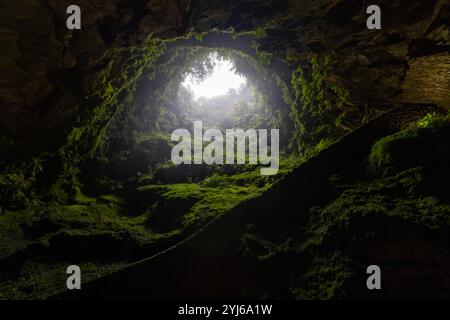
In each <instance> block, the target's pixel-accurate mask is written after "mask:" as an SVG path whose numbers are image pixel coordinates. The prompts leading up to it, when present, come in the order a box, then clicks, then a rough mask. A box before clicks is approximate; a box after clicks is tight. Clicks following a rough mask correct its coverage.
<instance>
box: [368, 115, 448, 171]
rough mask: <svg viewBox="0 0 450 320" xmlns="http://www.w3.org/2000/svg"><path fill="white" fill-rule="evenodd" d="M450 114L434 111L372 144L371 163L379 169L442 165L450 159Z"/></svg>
mask: <svg viewBox="0 0 450 320" xmlns="http://www.w3.org/2000/svg"><path fill="white" fill-rule="evenodd" d="M449 140H450V116H446V117H441V116H438V115H433V114H430V115H428V116H426V117H425V118H424V119H422V120H421V121H419V122H418V123H417V124H413V125H411V126H410V127H409V128H408V129H406V130H403V131H400V132H398V133H396V134H394V135H391V136H387V137H385V138H383V139H381V140H379V141H378V142H376V143H375V144H374V145H373V146H372V151H371V153H370V156H369V161H370V164H371V166H372V167H373V168H375V169H376V170H378V171H382V172H387V171H391V170H397V171H398V170H404V169H407V168H411V167H416V166H428V167H430V168H431V167H435V168H442V167H445V166H446V165H448V163H450V148H449V147H448V141H449Z"/></svg>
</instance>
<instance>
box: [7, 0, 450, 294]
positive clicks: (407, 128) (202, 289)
mask: <svg viewBox="0 0 450 320" xmlns="http://www.w3.org/2000/svg"><path fill="white" fill-rule="evenodd" d="M374 2H376V3H377V4H378V5H379V6H380V7H381V8H382V12H383V20H382V21H383V27H382V29H381V30H368V29H367V28H366V18H367V15H366V7H367V6H368V5H369V4H372V3H368V2H366V1H353V0H336V1H325V0H317V1H306V0H305V1H290V0H283V1H272V0H261V1H227V2H226V3H222V2H221V1H203V0H196V1H194V0H193V1H191V0H169V1H159V0H149V1H147V0H139V1H124V0H102V1H98V2H96V3H95V4H93V3H91V1H87V0H86V1H85V0H79V1H78V5H79V6H80V7H81V8H82V10H83V27H82V29H81V30H75V31H69V30H67V28H66V25H65V22H66V18H67V16H66V10H65V9H66V7H67V6H68V5H70V3H69V2H67V1H41V0H33V1H30V0H26V1H25V0H19V1H17V0H16V1H12V0H4V1H2V4H0V19H1V21H3V23H4V25H5V26H6V27H5V28H3V29H2V30H0V44H1V46H0V70H1V74H2V79H1V82H2V86H1V88H0V114H1V118H0V150H1V155H2V156H1V158H0V163H1V171H0V299H96V298H119V299H133V298H149V299H187V298H190V299H195V298H232V299H288V300H303V299H308V300H309V299H320V300H322V299H353V298H358V299H402V298H434V299H436V298H437V299H439V298H449V297H450V271H449V270H450V193H449V190H450V169H449V163H450V148H449V141H450V115H449V110H450V55H449V48H450V40H449V31H450V25H449V21H450V19H449V18H450V5H449V3H448V2H447V1H439V0H433V1H416V2H414V3H411V2H410V1H403V0H399V1H389V0H384V1H383V0H380V1H374ZM223 63H225V64H226V66H227V67H226V69H230V73H229V74H228V75H227V76H229V77H231V79H232V80H230V86H231V85H234V87H230V88H228V87H227V83H226V81H225V78H224V77H225V76H224V75H223V74H222V75H221V77H222V78H221V79H222V82H221V83H219V85H217V84H216V86H215V87H214V86H211V87H209V88H208V87H204V88H203V91H202V92H200V91H199V92H200V93H197V92H196V91H195V90H196V89H195V88H194V87H195V84H197V85H198V84H200V83H202V82H203V81H206V80H207V79H208V78H209V77H213V76H214V74H215V72H217V67H218V66H221V65H222V64H223ZM232 77H235V78H232ZM237 77H241V78H240V79H241V80H237V79H238V78H237ZM187 79H190V80H191V81H190V85H188V84H187V83H188V82H189V81H188V80H187ZM239 81H242V83H238V82H239ZM219 87H220V88H219ZM205 88H206V89H205ZM216 89H217V90H218V89H221V93H219V94H217V95H213V91H214V90H216ZM197 90H200V89H198V88H197ZM218 92H219V90H218ZM202 94H203V96H202ZM206 94H211V95H212V96H210V97H205V96H204V95H206ZM194 121H202V123H203V129H204V130H206V129H212V128H214V129H218V130H220V132H222V133H224V132H225V131H226V129H231V128H241V129H244V130H247V129H251V128H255V129H272V128H276V129H279V141H280V142H279V155H280V156H279V170H278V172H277V174H275V175H261V171H260V169H261V165H260V164H248V163H247V164H245V165H240V164H212V165H209V164H205V163H202V164H180V165H176V164H174V163H173V161H172V160H171V152H172V150H173V148H174V147H175V145H176V144H177V141H172V139H171V134H172V132H173V131H174V130H176V129H179V128H185V129H187V130H188V131H189V132H193V123H194ZM272 151H273V150H272ZM373 264H375V265H379V266H380V268H381V269H382V277H383V278H382V286H383V290H373V291H372V290H367V287H366V279H367V277H368V275H367V273H366V268H367V266H369V265H373ZM69 265H78V266H80V268H81V270H82V275H83V290H80V291H77V290H75V291H68V290H67V289H66V279H67V276H68V275H67V273H66V268H67V266H69Z"/></svg>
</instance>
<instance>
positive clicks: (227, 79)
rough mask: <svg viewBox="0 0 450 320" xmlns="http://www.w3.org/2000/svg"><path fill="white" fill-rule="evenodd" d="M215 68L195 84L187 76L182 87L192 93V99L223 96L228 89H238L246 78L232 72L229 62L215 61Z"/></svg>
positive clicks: (231, 65) (231, 64) (191, 78)
mask: <svg viewBox="0 0 450 320" xmlns="http://www.w3.org/2000/svg"><path fill="white" fill-rule="evenodd" d="M215 63H216V65H215V67H214V69H213V71H212V73H211V74H210V75H208V76H207V77H206V78H205V79H204V80H203V81H200V82H197V81H196V80H195V79H194V78H193V77H192V76H191V75H188V76H187V77H186V78H185V79H184V81H183V82H182V85H183V86H184V87H186V88H188V89H190V90H191V91H192V92H193V93H194V99H198V98H200V97H205V98H212V97H216V96H220V95H224V94H226V93H227V92H228V90H230V89H238V88H239V87H240V86H241V85H242V84H243V83H246V81H247V80H246V78H245V77H242V76H240V75H238V74H236V73H235V72H234V71H233V63H232V62H231V61H229V60H222V59H215Z"/></svg>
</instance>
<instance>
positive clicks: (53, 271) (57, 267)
mask: <svg viewBox="0 0 450 320" xmlns="http://www.w3.org/2000/svg"><path fill="white" fill-rule="evenodd" d="M71 264H73V262H69V261H68V262H60V263H52V264H48V263H42V262H26V263H25V264H24V265H23V266H22V267H21V268H20V270H19V276H18V278H17V279H16V280H9V281H5V282H0V300H3V299H15V300H28V299H46V298H49V297H50V296H52V295H54V294H55V293H57V292H62V291H64V290H66V280H67V273H66V268H67V266H69V265H71ZM78 265H79V266H80V268H81V270H82V279H83V282H84V281H90V280H92V279H95V278H98V277H100V276H102V275H106V274H109V273H111V272H114V271H116V270H118V269H120V268H121V267H122V266H123V265H124V263H121V262H118V263H103V262H91V263H85V262H81V263H78Z"/></svg>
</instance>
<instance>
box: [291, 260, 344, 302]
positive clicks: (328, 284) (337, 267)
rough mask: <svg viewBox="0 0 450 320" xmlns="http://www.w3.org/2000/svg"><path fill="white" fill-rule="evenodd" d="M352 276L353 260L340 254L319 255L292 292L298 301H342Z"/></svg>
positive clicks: (292, 288)
mask: <svg viewBox="0 0 450 320" xmlns="http://www.w3.org/2000/svg"><path fill="white" fill-rule="evenodd" d="M352 275H353V271H352V259H350V258H348V257H345V256H343V255H342V254H340V253H334V254H329V255H318V256H316V257H314V259H313V260H312V261H311V263H310V264H309V266H308V268H307V269H306V271H305V272H304V273H302V274H301V276H299V277H298V278H297V279H295V280H294V281H293V285H292V286H291V288H290V292H291V294H292V295H293V297H294V298H295V299H297V300H331V299H342V298H345V296H346V289H345V288H346V285H347V282H348V281H349V279H351V277H352Z"/></svg>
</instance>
